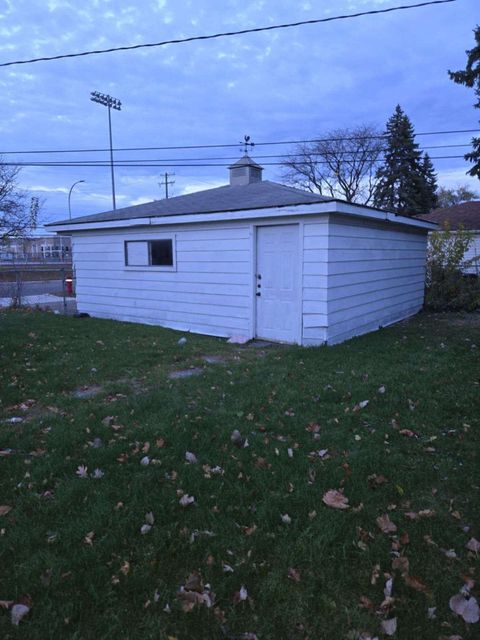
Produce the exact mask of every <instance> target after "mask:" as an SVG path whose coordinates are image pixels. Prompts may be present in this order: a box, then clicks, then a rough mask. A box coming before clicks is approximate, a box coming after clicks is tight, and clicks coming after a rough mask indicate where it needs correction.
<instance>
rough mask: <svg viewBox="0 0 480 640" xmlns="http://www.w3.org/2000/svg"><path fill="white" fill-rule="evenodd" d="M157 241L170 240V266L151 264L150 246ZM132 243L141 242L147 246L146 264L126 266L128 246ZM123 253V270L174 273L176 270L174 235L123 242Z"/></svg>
mask: <svg viewBox="0 0 480 640" xmlns="http://www.w3.org/2000/svg"><path fill="white" fill-rule="evenodd" d="M158 240H170V242H171V243H172V264H171V265H162V264H152V246H151V243H152V242H155V241H158ZM134 242H142V243H146V244H147V245H148V264H138V265H137V264H128V244H129V243H134ZM123 253H124V268H125V269H126V270H127V271H176V270H177V255H176V253H177V251H176V237H175V235H174V234H170V235H168V236H161V237H156V238H145V239H140V238H134V239H131V240H130V239H127V240H124V241H123Z"/></svg>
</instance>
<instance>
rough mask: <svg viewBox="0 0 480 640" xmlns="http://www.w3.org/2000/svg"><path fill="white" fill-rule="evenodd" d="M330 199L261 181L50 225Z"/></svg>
mask: <svg viewBox="0 0 480 640" xmlns="http://www.w3.org/2000/svg"><path fill="white" fill-rule="evenodd" d="M331 201H332V198H326V197H324V196H320V195H314V194H313V193H308V192H307V191H302V190H301V189H295V188H294V187H287V186H285V185H283V184H279V183H277V182H270V181H269V180H264V181H262V182H254V183H251V184H247V185H241V186H230V185H226V186H224V187H217V188H215V189H207V190H205V191H197V192H196V193H190V194H187V195H185V196H177V197H176V198H168V199H165V200H155V201H154V202H147V203H145V204H138V205H135V206H132V207H125V208H123V209H117V210H116V211H105V212H103V213H96V214H94V215H90V216H82V217H80V218H73V219H72V220H61V221H60V222H52V223H50V225H46V226H51V225H59V224H69V225H70V224H81V223H84V222H107V221H110V220H128V219H131V218H150V217H163V216H164V217H168V216H180V215H187V214H201V213H216V212H220V211H243V210H247V209H264V208H269V207H285V206H288V205H301V204H313V203H316V202H331Z"/></svg>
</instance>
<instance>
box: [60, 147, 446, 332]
mask: <svg viewBox="0 0 480 640" xmlns="http://www.w3.org/2000/svg"><path fill="white" fill-rule="evenodd" d="M229 169H230V183H229V184H228V185H226V186H224V187H219V188H216V189H209V190H206V191H201V192H198V193H194V194H189V195H185V196H179V197H176V198H170V199H168V200H160V201H155V202H151V203H147V204H142V205H138V206H132V207H127V208H125V209H120V210H116V211H108V212H105V213H100V214H97V215H93V216H86V217H82V218H76V219H73V220H65V221H63V222H57V223H52V224H50V225H49V227H50V228H51V229H52V230H54V231H57V232H58V233H62V234H64V233H69V234H71V237H72V249H73V258H74V265H75V269H76V276H77V304H78V310H79V311H81V312H87V313H89V314H91V315H93V316H97V317H102V318H114V319H119V320H128V321H134V322H144V323H149V324H158V325H162V326H165V327H171V328H174V329H180V330H182V331H193V332H198V333H205V334H210V335H216V336H225V337H226V336H232V335H242V336H245V337H246V338H253V337H260V338H265V339H270V340H278V341H285V342H290V343H299V344H304V345H318V344H325V343H329V344H330V343H334V342H340V341H342V340H345V339H346V338H349V337H351V336H354V335H358V334H361V333H365V332H367V331H371V330H374V329H377V328H378V327H379V326H383V325H387V324H389V323H392V322H395V321H397V320H400V319H402V318H406V317H408V316H410V315H412V314H414V313H416V312H417V311H418V310H419V309H420V308H421V307H422V305H423V296H424V279H425V258H426V239H427V233H428V231H429V230H431V229H433V228H434V226H433V225H432V224H430V223H428V222H425V221H421V220H417V219H412V218H404V217H401V216H395V215H393V214H388V213H385V212H383V211H378V210H375V209H371V208H368V207H365V206H359V205H354V204H349V203H346V202H342V201H339V200H335V199H331V198H326V197H322V196H320V195H314V194H311V193H307V192H305V191H301V190H299V189H294V188H291V187H286V186H284V185H281V184H277V183H274V182H270V181H264V180H262V168H261V167H260V166H259V165H257V164H256V163H255V162H253V161H252V160H251V159H250V158H249V156H248V155H245V156H244V157H243V158H241V159H240V160H239V161H238V162H236V163H235V164H234V165H232V166H231V167H230V168H229Z"/></svg>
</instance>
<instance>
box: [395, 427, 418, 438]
mask: <svg viewBox="0 0 480 640" xmlns="http://www.w3.org/2000/svg"><path fill="white" fill-rule="evenodd" d="M398 433H399V434H400V435H402V436H406V437H407V438H418V434H417V433H415V431H412V430H411V429H400V431H399V432H398Z"/></svg>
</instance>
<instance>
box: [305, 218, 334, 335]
mask: <svg viewBox="0 0 480 640" xmlns="http://www.w3.org/2000/svg"><path fill="white" fill-rule="evenodd" d="M328 226H329V225H328V216H324V217H323V218H321V219H319V220H318V221H317V222H315V223H308V224H307V223H305V224H304V225H303V269H302V270H303V277H302V315H303V323H302V344H305V345H307V346H313V345H319V344H324V343H325V341H326V339H327V324H328V322H327V292H328V280H327V277H328V276H327V274H328V263H327V261H328Z"/></svg>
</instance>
